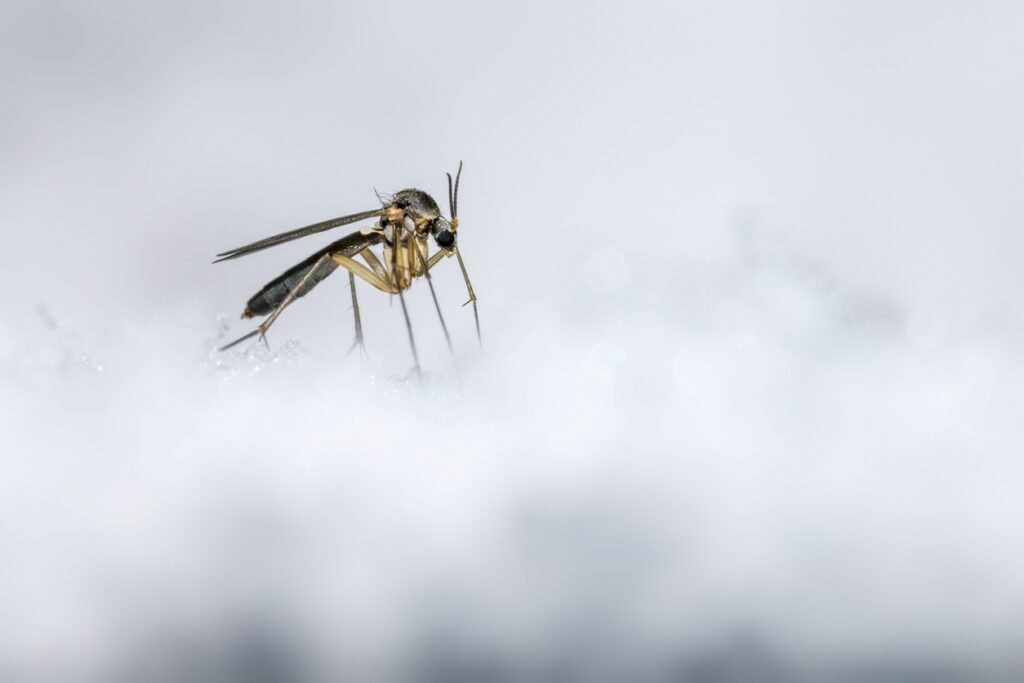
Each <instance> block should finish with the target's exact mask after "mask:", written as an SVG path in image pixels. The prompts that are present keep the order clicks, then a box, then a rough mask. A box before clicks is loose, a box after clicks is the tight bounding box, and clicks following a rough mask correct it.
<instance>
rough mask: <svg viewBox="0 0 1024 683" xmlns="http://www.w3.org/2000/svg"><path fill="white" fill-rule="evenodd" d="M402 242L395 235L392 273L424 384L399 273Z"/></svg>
mask: <svg viewBox="0 0 1024 683" xmlns="http://www.w3.org/2000/svg"><path fill="white" fill-rule="evenodd" d="M401 246H402V245H401V243H400V242H399V240H398V237H397V235H396V237H395V248H394V249H392V250H391V275H392V277H393V279H394V285H395V289H397V290H398V300H399V301H400V302H401V303H402V315H404V316H405V329H406V330H408V331H409V346H411V347H412V359H413V361H415V363H416V377H418V378H419V380H420V385H421V386H422V385H423V370H422V369H421V368H420V355H419V354H418V353H417V352H416V340H415V339H414V338H413V336H412V323H411V322H410V321H409V309H408V308H407V307H406V305H405V295H404V294H402V287H401V285H400V280H399V277H400V276H399V273H398V252H399V250H400V249H401Z"/></svg>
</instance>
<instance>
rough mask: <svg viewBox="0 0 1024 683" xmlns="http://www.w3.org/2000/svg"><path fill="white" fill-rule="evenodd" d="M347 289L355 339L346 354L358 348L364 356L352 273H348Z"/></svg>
mask: <svg viewBox="0 0 1024 683" xmlns="http://www.w3.org/2000/svg"><path fill="white" fill-rule="evenodd" d="M348 287H349V290H350V291H351V292H352V315H353V316H354V317H355V323H356V338H355V340H354V341H353V342H352V346H350V347H349V349H348V353H352V352H353V351H354V350H355V348H356V347H357V346H358V347H359V350H360V351H361V352H362V354H363V356H366V344H365V343H363V321H362V319H361V318H360V317H359V300H358V299H357V298H356V276H355V274H354V273H352V271H349V273H348ZM346 355H348V354H346Z"/></svg>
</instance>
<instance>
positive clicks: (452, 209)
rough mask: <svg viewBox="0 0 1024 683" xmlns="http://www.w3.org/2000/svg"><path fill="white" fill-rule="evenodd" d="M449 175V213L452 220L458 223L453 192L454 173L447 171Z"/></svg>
mask: <svg viewBox="0 0 1024 683" xmlns="http://www.w3.org/2000/svg"><path fill="white" fill-rule="evenodd" d="M445 175H446V176H448V213H449V214H450V215H451V217H452V222H453V223H455V224H456V225H458V223H457V222H456V218H455V194H454V193H453V192H452V174H451V173H445Z"/></svg>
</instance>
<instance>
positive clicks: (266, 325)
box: [220, 254, 331, 351]
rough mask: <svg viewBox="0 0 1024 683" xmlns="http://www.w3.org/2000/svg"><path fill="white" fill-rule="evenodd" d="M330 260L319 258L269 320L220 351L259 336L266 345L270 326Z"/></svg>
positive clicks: (324, 257) (323, 257)
mask: <svg viewBox="0 0 1024 683" xmlns="http://www.w3.org/2000/svg"><path fill="white" fill-rule="evenodd" d="M330 258H331V255H330V254H324V255H323V256H321V257H320V258H318V259H317V260H316V261H315V262H314V263H313V265H312V266H310V267H309V270H307V271H306V273H305V275H303V276H302V279H301V280H299V281H298V283H297V284H296V285H295V287H294V288H293V289H292V290H291V291H289V292H288V296H286V297H285V298H284V301H282V302H281V303H279V304H278V305H277V308H275V309H274V312H273V313H271V314H270V317H269V318H267V319H266V320H264V321H263V322H262V323H260V325H259V327H257V328H256V329H255V330H253V331H252V332H250V333H249V334H247V335H245V336H244V337H241V338H240V339H236V340H235V341H233V342H231V343H230V344H228V345H227V346H222V347H221V348H220V350H221V351H226V350H227V349H230V348H231V347H232V346H235V345H236V344H239V343H241V342H243V341H245V340H246V339H249V338H251V337H254V336H256V335H257V334H258V335H259V336H260V339H262V340H263V341H264V343H266V341H267V330H269V329H270V326H271V325H273V324H274V321H275V320H277V318H278V316H280V315H281V313H282V312H283V311H284V309H285V308H287V306H288V304H290V303H291V302H292V301H294V300H295V297H296V296H298V292H300V291H302V288H303V286H304V285H305V284H306V282H308V281H309V279H310V278H311V277H313V273H315V272H316V271H317V270H318V269H319V268H320V266H321V265H323V264H324V263H326V262H327V261H328V260H329V259H330ZM267 347H268V348H269V344H268V345H267Z"/></svg>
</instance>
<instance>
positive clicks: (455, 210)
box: [452, 159, 462, 219]
mask: <svg viewBox="0 0 1024 683" xmlns="http://www.w3.org/2000/svg"><path fill="white" fill-rule="evenodd" d="M461 179H462V160H461V159H460V160H459V170H458V171H457V172H456V173H455V194H454V196H453V197H452V218H453V219H455V218H456V217H457V216H458V215H459V180H461Z"/></svg>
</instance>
